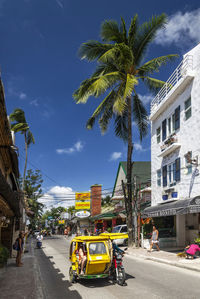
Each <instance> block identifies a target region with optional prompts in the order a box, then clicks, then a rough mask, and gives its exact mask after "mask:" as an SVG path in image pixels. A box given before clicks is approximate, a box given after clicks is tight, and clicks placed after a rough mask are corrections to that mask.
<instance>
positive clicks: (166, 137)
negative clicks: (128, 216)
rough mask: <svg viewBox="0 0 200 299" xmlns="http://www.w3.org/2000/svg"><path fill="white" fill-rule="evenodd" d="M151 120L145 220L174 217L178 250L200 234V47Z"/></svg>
mask: <svg viewBox="0 0 200 299" xmlns="http://www.w3.org/2000/svg"><path fill="white" fill-rule="evenodd" d="M150 120H151V188H152V195H151V206H152V207H151V208H147V209H146V210H145V213H144V216H146V217H164V218H166V217H168V223H169V222H170V223H171V227H170V228H169V229H170V230H171V236H173V240H172V241H173V245H174V246H184V245H185V244H187V243H188V242H193V241H194V238H195V237H197V236H198V235H199V231H200V214H199V212H200V175H199V163H200V44H198V45H197V46H196V47H195V48H193V49H192V50H191V51H189V52H188V53H186V54H185V55H184V56H183V60H182V62H181V63H180V65H179V66H178V67H177V68H176V69H175V71H174V72H173V73H172V75H171V76H170V78H169V79H168V80H167V82H166V84H165V85H164V86H163V88H162V89H161V90H160V91H159V93H158V94H157V95H156V97H155V98H154V99H153V100H152V103H151V114H150ZM166 225H168V224H167V222H166ZM170 230H169V231H170ZM169 237H170V235H169ZM166 244H167V243H166ZM167 245H169V246H172V243H170V242H169V243H168V244H167ZM167 245H166V246H167Z"/></svg>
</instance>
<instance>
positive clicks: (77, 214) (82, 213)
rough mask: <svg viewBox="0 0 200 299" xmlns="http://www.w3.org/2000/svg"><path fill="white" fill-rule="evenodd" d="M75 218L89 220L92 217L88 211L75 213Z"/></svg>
mask: <svg viewBox="0 0 200 299" xmlns="http://www.w3.org/2000/svg"><path fill="white" fill-rule="evenodd" d="M75 216H76V217H78V218H87V217H89V216H90V212H88V211H78V212H76V213H75Z"/></svg>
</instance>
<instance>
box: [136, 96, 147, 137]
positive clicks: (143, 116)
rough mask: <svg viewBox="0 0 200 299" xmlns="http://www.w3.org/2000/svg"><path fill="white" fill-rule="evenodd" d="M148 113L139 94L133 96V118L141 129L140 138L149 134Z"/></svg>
mask: <svg viewBox="0 0 200 299" xmlns="http://www.w3.org/2000/svg"><path fill="white" fill-rule="evenodd" d="M147 117H148V114H147V111H146V108H145V107H144V105H143V103H142V101H141V100H140V99H139V97H138V95H137V94H135V95H134V97H133V120H134V121H135V123H136V126H137V128H138V130H139V134H140V140H142V139H143V137H145V136H146V135H147V132H148V118H147Z"/></svg>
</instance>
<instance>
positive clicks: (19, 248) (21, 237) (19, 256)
mask: <svg viewBox="0 0 200 299" xmlns="http://www.w3.org/2000/svg"><path fill="white" fill-rule="evenodd" d="M16 241H17V257H16V266H17V267H22V266H23V263H22V261H21V259H22V253H23V248H24V235H23V232H20V233H19V237H18V238H17V240H16Z"/></svg>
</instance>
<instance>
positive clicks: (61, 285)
mask: <svg viewBox="0 0 200 299" xmlns="http://www.w3.org/2000/svg"><path fill="white" fill-rule="evenodd" d="M35 255H36V257H37V261H38V264H39V270H40V271H39V272H40V273H39V276H40V277H39V280H42V288H43V293H44V296H45V297H44V298H48V299H55V298H58V299H66V298H70V299H71V298H76V299H79V298H82V297H81V296H80V294H79V293H78V292H77V291H76V290H70V289H69V288H70V287H71V286H72V284H71V283H70V282H69V281H68V280H66V278H65V277H64V275H63V274H62V273H61V272H60V271H59V269H55V268H54V266H53V265H54V263H53V262H51V260H50V258H51V257H50V256H49V257H47V256H46V255H45V254H44V252H43V251H42V250H35Z"/></svg>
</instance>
